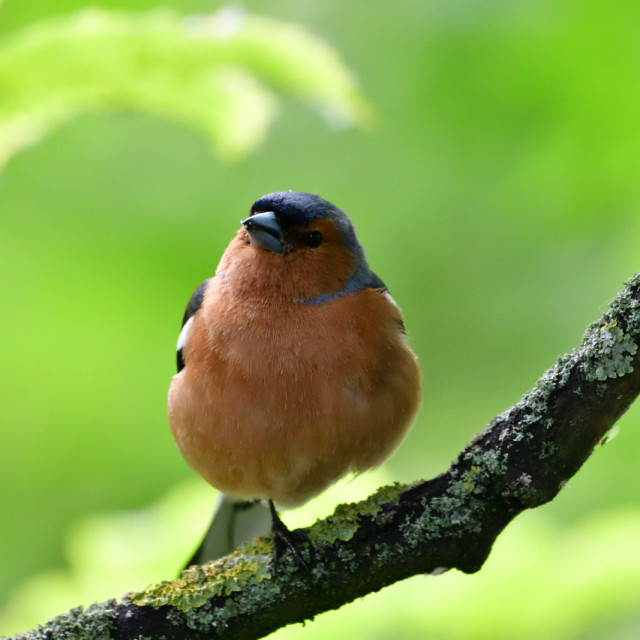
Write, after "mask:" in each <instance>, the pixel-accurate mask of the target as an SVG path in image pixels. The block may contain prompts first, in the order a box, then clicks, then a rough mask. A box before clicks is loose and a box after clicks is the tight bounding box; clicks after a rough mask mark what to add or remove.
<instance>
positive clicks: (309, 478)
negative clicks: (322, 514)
mask: <svg viewBox="0 0 640 640" xmlns="http://www.w3.org/2000/svg"><path fill="white" fill-rule="evenodd" d="M275 195H276V196H280V197H281V198H285V202H288V200H286V198H287V194H275ZM293 196H296V197H303V196H308V194H293ZM293 196H292V197H293ZM266 198H269V196H268V197H266ZM309 198H316V200H317V202H316V200H313V202H312V204H313V205H314V211H315V210H316V209H317V208H318V207H321V206H322V205H323V203H325V201H323V200H321V199H319V198H317V197H316V196H309ZM262 200H264V199H262ZM260 202H261V201H258V203H260ZM277 202H279V201H278V200H277V199H276V200H275V203H276V205H277ZM296 202H297V201H295V200H294V205H295V204H296ZM303 202H306V200H303ZM258 203H256V204H258ZM267 204H273V203H272V202H271V201H269V200H267ZM326 204H327V205H329V203H326ZM265 206H266V205H265ZM329 206H332V205H329ZM273 208H277V207H273ZM263 210H264V208H263ZM283 211H284V213H282V212H277V221H278V222H277V225H278V229H279V228H280V227H283V228H284V229H285V231H283V232H282V236H281V237H280V242H281V244H277V243H276V244H275V245H274V246H275V247H276V250H269V249H265V248H262V247H261V246H260V245H261V242H260V238H262V236H259V234H258V232H252V231H251V230H250V231H249V232H248V231H247V229H246V228H245V226H243V227H241V229H240V230H239V231H238V233H237V235H236V236H235V237H234V239H233V240H232V241H231V244H230V245H229V247H228V248H227V250H226V251H225V253H224V255H223V256H222V259H221V261H220V264H219V267H218V271H217V276H216V277H215V278H212V279H211V280H210V281H209V282H208V285H207V286H206V289H205V291H204V296H203V298H202V301H201V304H200V307H199V308H198V309H197V312H196V313H195V314H194V315H193V317H192V320H191V321H190V326H189V327H188V335H187V337H186V340H185V342H184V345H183V352H182V353H183V358H184V362H185V366H184V368H183V369H182V370H181V371H180V372H179V373H178V374H177V375H176V376H175V377H174V379H173V381H172V383H171V387H170V391H169V421H170V424H171V428H172V431H173V434H174V436H175V439H176V441H177V443H178V446H179V448H180V451H181V452H182V454H183V456H184V457H185V459H186V460H187V462H188V463H189V464H190V465H191V466H192V467H193V468H194V469H195V470H196V471H197V472H198V473H200V474H201V475H202V476H203V477H204V478H205V480H207V481H208V482H209V483H210V484H212V485H213V486H214V487H216V488H218V489H220V490H221V491H223V492H224V493H226V494H228V495H230V496H233V497H236V498H243V499H253V498H261V499H269V500H273V501H275V502H276V503H278V504H280V505H282V506H295V505H298V504H301V503H303V502H305V501H306V500H308V499H309V498H311V497H312V496H314V495H316V494H318V493H320V492H321V491H323V490H324V489H326V488H327V487H328V486H329V485H330V484H332V483H333V482H335V481H336V480H337V479H338V478H340V477H341V476H343V475H344V474H346V473H348V472H349V471H356V472H358V471H364V470H366V469H369V468H371V467H373V466H376V465H378V464H380V463H381V462H382V461H383V460H384V459H385V458H386V457H387V456H388V455H390V453H391V452H392V451H393V450H394V449H395V448H396V447H397V445H398V444H399V443H400V441H401V439H402V437H403V436H404V435H405V433H406V431H407V429H408V428H409V426H410V424H411V422H412V420H413V417H414V415H415V413H416V411H417V408H418V405H419V401H420V373H419V370H418V366H417V363H416V359H415V356H414V355H413V353H412V352H411V350H410V349H409V347H408V345H407V343H406V339H405V335H404V331H403V327H402V319H401V316H400V311H399V309H398V307H397V306H396V305H395V303H394V302H393V300H392V299H391V297H390V296H389V294H388V293H387V292H386V290H385V289H384V285H382V282H381V281H380V280H379V279H377V278H376V276H374V275H373V274H372V273H371V272H370V271H369V270H368V266H367V265H366V261H365V260H364V254H363V253H362V252H361V248H360V246H359V244H358V245H357V247H354V246H353V245H352V241H351V239H350V237H349V236H348V235H345V231H344V227H343V222H342V219H338V220H337V221H336V219H334V216H333V214H331V215H328V217H323V215H322V213H320V214H319V215H316V214H313V215H311V214H308V213H306V212H303V215H302V214H301V215H299V216H297V214H296V216H297V217H295V218H294V219H293V220H290V219H289V218H288V217H287V211H288V210H287V209H285V208H284V206H283ZM336 211H338V212H339V210H336ZM269 213H271V212H269ZM339 214H341V215H342V216H344V214H342V212H339ZM336 215H337V214H336ZM314 216H315V217H314ZM344 218H345V219H346V220H347V223H348V219H347V218H346V216H344ZM257 219H258V218H256V220H257ZM249 220H251V218H250V219H249ZM246 222H247V221H245V224H246ZM348 224H349V225H350V223H348ZM247 226H248V225H247ZM267 231H268V232H269V234H271V233H272V231H271V229H267ZM309 231H313V232H318V233H320V234H321V238H322V241H321V244H320V245H319V246H313V247H312V246H306V245H305V244H304V243H305V242H307V235H306V234H308V232H309ZM272 240H273V239H272V238H271V236H269V237H267V238H266V241H267V242H272ZM353 241H354V242H355V243H357V240H355V235H354V236H353ZM274 242H275V241H274ZM298 243H299V244H298ZM269 246H270V245H269ZM278 249H281V250H278ZM356 272H357V273H356ZM354 274H356V275H355V276H354ZM360 274H364V275H360ZM360 280H362V282H360ZM354 282H355V284H353V283H354ZM352 289H353V290H352Z"/></svg>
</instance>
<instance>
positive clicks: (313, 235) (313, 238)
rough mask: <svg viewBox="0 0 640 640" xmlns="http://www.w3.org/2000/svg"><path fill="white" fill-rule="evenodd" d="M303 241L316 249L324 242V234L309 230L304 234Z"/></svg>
mask: <svg viewBox="0 0 640 640" xmlns="http://www.w3.org/2000/svg"><path fill="white" fill-rule="evenodd" d="M302 241H303V242H304V243H305V244H306V245H307V247H311V248H312V249H315V248H316V247H319V246H320V245H321V244H322V234H321V233H320V232H319V231H309V233H305V234H304V235H303V236H302Z"/></svg>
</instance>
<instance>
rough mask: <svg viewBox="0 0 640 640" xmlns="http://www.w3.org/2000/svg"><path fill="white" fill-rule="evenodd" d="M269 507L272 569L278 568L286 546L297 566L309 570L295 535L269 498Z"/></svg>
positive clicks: (275, 570)
mask: <svg viewBox="0 0 640 640" xmlns="http://www.w3.org/2000/svg"><path fill="white" fill-rule="evenodd" d="M269 508H270V509H271V530H272V532H273V570H274V573H275V572H277V570H278V562H279V560H280V558H281V557H282V554H283V552H284V551H286V549H287V548H289V549H290V550H291V553H293V557H294V559H295V561H296V564H297V565H298V566H299V567H303V568H304V569H307V570H310V569H311V567H310V566H309V564H308V563H307V561H306V560H305V559H304V558H303V557H302V553H301V551H300V548H299V546H298V541H297V540H296V536H295V535H294V534H293V533H292V532H291V531H290V530H289V529H288V528H287V525H286V524H285V523H284V522H282V520H280V516H279V515H278V512H277V511H276V508H275V506H274V504H273V501H272V500H269Z"/></svg>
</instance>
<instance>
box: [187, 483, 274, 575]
mask: <svg viewBox="0 0 640 640" xmlns="http://www.w3.org/2000/svg"><path fill="white" fill-rule="evenodd" d="M270 532H271V512H270V511H269V505H268V504H267V503H265V502H261V501H259V500H255V501H252V502H246V501H237V500H233V499H232V498H230V497H229V496H226V495H224V494H222V493H221V494H220V499H219V500H218V506H217V507H216V511H215V513H214V514H213V520H212V521H211V525H210V526H209V529H208V530H207V533H206V534H205V536H204V539H203V541H202V542H201V544H200V546H199V547H198V549H197V551H196V552H195V553H194V554H193V556H192V557H191V559H190V560H189V562H188V563H187V565H186V566H187V567H189V566H191V565H192V564H204V563H205V562H209V561H210V560H216V559H217V558H221V557H222V556H226V555H227V554H228V553H231V552H232V551H233V550H234V549H236V548H237V547H238V545H240V544H242V543H243V542H248V541H250V540H253V538H256V537H257V536H265V535H268V534H269V533H270ZM185 568H186V567H185Z"/></svg>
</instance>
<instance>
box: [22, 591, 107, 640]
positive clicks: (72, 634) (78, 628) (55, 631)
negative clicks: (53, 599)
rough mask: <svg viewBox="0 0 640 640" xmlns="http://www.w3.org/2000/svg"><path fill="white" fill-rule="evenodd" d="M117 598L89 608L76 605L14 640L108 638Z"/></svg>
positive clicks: (95, 639) (98, 639) (101, 639)
mask: <svg viewBox="0 0 640 640" xmlns="http://www.w3.org/2000/svg"><path fill="white" fill-rule="evenodd" d="M116 607H117V603H116V601H115V600H108V601H107V602H103V603H100V604H92V605H91V606H90V607H87V609H84V608H83V607H76V608H74V609H71V610H70V611H68V612H67V613H63V614H61V615H59V616H56V617H55V618H51V620H49V621H48V622H47V624H46V625H44V626H38V627H37V628H36V629H34V630H33V631H29V632H28V633H20V634H18V635H16V636H14V640H49V639H50V638H64V639H65V640H87V638H91V639H92V640H108V639H109V638H111V637H112V635H111V628H112V625H113V619H114V616H115V608H116Z"/></svg>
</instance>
